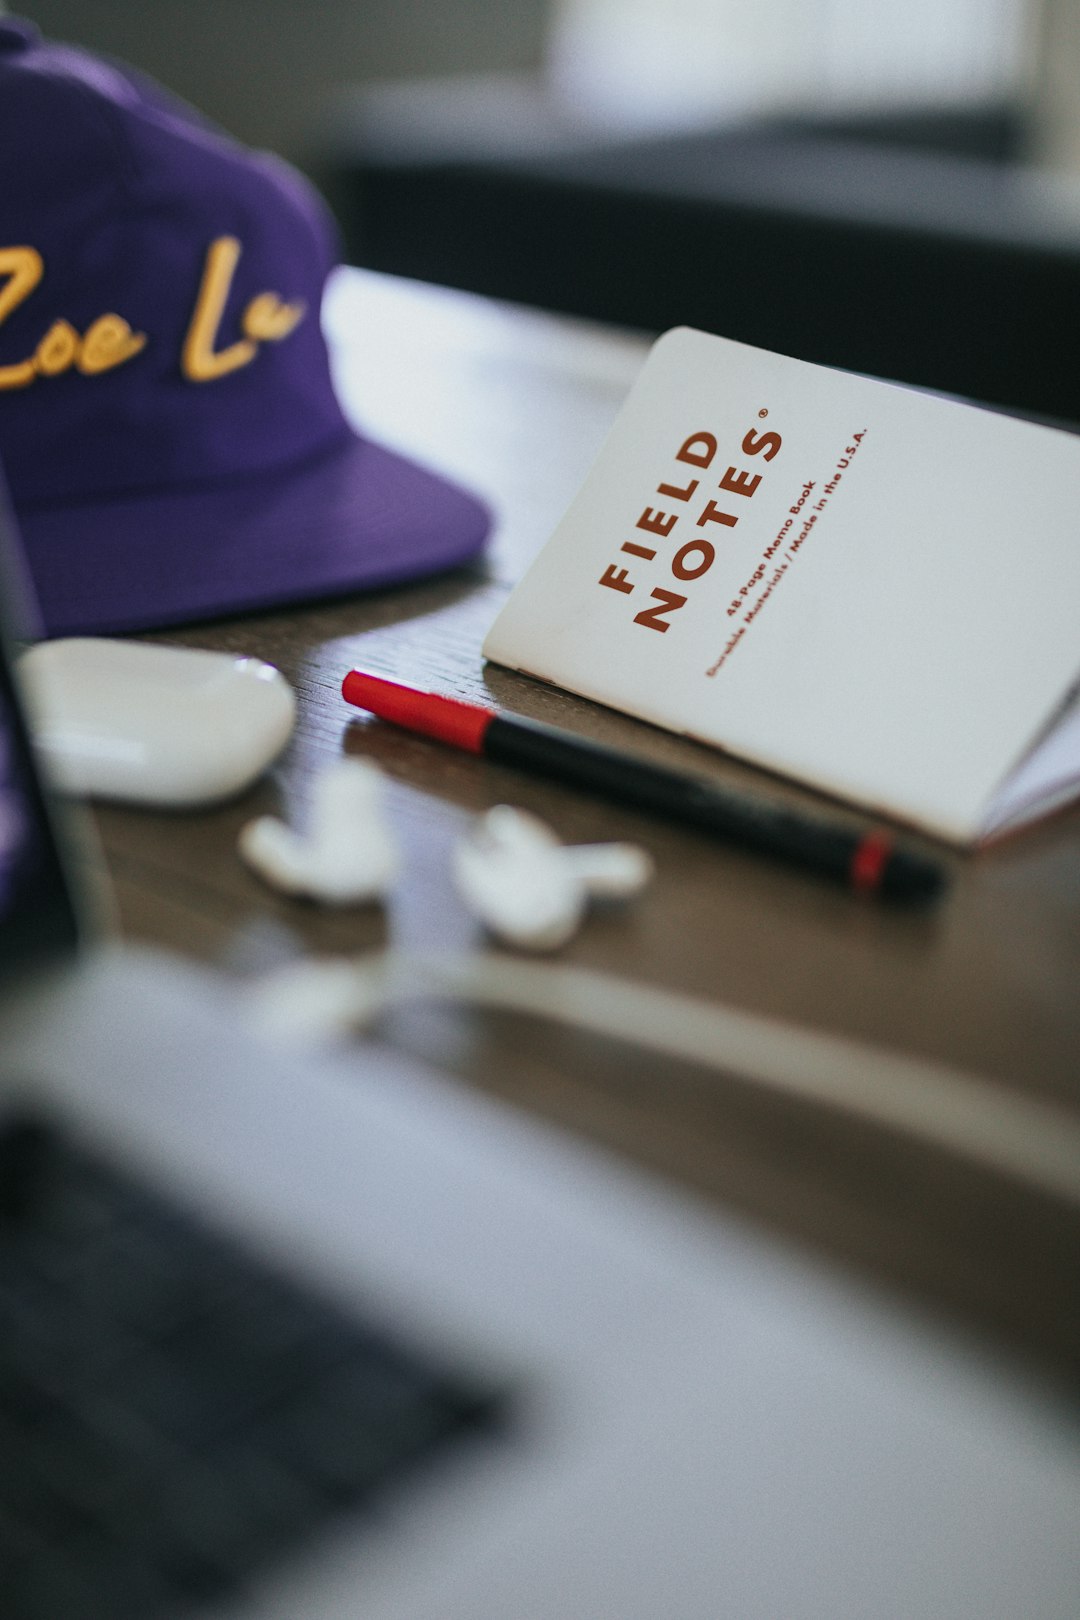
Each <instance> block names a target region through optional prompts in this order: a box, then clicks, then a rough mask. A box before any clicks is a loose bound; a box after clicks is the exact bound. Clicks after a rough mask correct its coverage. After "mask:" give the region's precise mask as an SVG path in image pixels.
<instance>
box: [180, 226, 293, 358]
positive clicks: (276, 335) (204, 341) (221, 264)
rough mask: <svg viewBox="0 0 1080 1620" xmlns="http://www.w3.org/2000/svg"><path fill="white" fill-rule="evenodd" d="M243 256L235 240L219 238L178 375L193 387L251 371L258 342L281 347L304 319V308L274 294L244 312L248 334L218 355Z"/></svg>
mask: <svg viewBox="0 0 1080 1620" xmlns="http://www.w3.org/2000/svg"><path fill="white" fill-rule="evenodd" d="M241 252H242V249H241V246H240V243H239V242H238V241H237V239H236V237H235V236H219V237H218V238H217V239H216V240H215V241H213V242H211V244H210V246H209V248H208V249H207V253H206V264H205V266H204V268H203V275H202V281H201V282H200V284H199V293H198V297H197V298H196V300H195V309H194V312H193V313H192V317H191V325H190V326H189V327H188V332H187V337H186V338H185V339H184V349H183V354H182V355H181V357H180V369H181V370H182V371H183V373H184V376H185V377H186V378H187V379H188V381H189V382H215V381H216V380H217V378H218V377H225V376H227V375H228V373H229V372H230V371H236V370H237V369H238V368H239V367H240V366H246V365H250V363H251V361H252V360H254V358H255V356H256V354H258V352H259V344H260V342H267V341H270V342H273V343H278V342H280V341H281V339H282V338H285V337H288V335H289V333H290V332H291V331H292V330H293V328H294V327H295V326H296V325H297V324H298V323H299V322H300V321H301V320H303V318H304V306H303V304H285V303H283V302H282V301H281V299H280V298H279V297H278V296H277V294H276V293H270V292H266V293H260V294H259V295H258V297H257V298H253V299H252V300H251V302H250V303H249V304H248V306H247V308H246V309H245V310H244V314H243V317H242V320H241V325H242V327H243V329H244V331H245V332H246V333H247V336H246V337H243V338H238V339H237V341H236V342H235V343H230V344H229V346H228V348H225V349H217V350H215V348H214V344H215V342H216V341H217V335H218V329H219V327H220V325H221V317H222V315H223V314H224V312H225V301H226V299H227V298H228V296H229V288H230V287H231V286H232V278H233V275H234V273H235V271H236V266H237V264H238V263H239V262H240V254H241Z"/></svg>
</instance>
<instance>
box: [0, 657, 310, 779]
mask: <svg viewBox="0 0 1080 1620" xmlns="http://www.w3.org/2000/svg"><path fill="white" fill-rule="evenodd" d="M18 668H19V672H20V676H21V678H22V682H23V685H24V687H25V689H26V698H27V706H28V709H29V712H30V716H31V723H32V726H33V730H34V736H35V740H36V742H37V744H38V746H39V748H40V750H41V752H42V754H43V755H44V758H45V762H46V769H47V770H48V771H49V772H50V774H51V776H52V779H53V781H54V782H55V784H56V785H57V786H58V787H59V788H60V789H61V790H62V791H64V792H68V793H74V794H80V795H85V796H87V797H93V798H103V799H125V800H129V801H132V802H134V803H138V804H147V805H158V806H165V807H172V808H177V809H183V808H193V807H196V806H199V805H207V804H214V803H216V802H218V801H219V800H222V799H227V798H230V797H232V796H233V795H234V794H236V793H239V792H241V791H242V790H243V789H244V788H245V787H247V786H248V785H249V784H250V783H251V782H253V781H254V780H255V778H256V777H257V776H259V775H260V773H261V772H262V771H264V770H265V769H266V767H267V766H268V765H269V764H270V763H271V761H272V760H273V759H274V758H276V756H277V755H278V754H279V753H280V752H281V749H282V748H283V747H284V746H285V743H286V742H287V741H288V739H289V736H290V734H291V732H292V728H293V724H294V721H295V718H296V699H295V697H294V695H293V691H292V688H291V687H290V686H289V684H288V682H287V681H286V680H285V679H284V677H283V676H282V674H281V672H280V671H279V670H277V669H275V668H274V666H273V665H272V664H266V663H263V662H262V660H261V659H258V658H237V657H234V656H233V654H231V653H219V652H204V651H202V650H200V649H197V648H193V647H165V646H160V645H158V644H156V643H151V642H143V641H116V640H111V639H108V638H105V637H97V636H78V637H70V638H67V639H64V640H59V641H45V642H41V643H39V644H38V645H37V646H34V647H31V648H29V649H28V650H27V651H26V652H25V653H23V655H22V657H21V658H20V659H19V663H18Z"/></svg>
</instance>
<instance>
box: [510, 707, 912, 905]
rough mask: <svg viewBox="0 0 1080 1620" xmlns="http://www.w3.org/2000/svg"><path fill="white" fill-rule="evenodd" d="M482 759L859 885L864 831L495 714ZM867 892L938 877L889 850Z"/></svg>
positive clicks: (897, 890) (904, 892) (906, 890)
mask: <svg viewBox="0 0 1080 1620" xmlns="http://www.w3.org/2000/svg"><path fill="white" fill-rule="evenodd" d="M484 753H485V755H486V756H487V757H488V758H489V759H492V760H495V761H497V762H498V763H500V764H503V765H512V766H515V767H516V768H517V769H519V770H524V771H528V772H530V773H532V774H533V775H539V776H545V777H548V778H550V779H552V780H554V781H560V782H565V783H567V784H568V785H569V786H571V787H576V788H584V789H586V790H588V791H590V792H593V793H596V794H599V795H600V796H602V797H603V798H606V799H612V800H614V801H615V802H616V803H618V804H621V805H625V806H633V807H634V808H636V809H640V810H647V811H650V812H652V813H653V814H656V815H660V816H663V817H665V818H667V819H669V820H674V821H679V822H682V823H683V824H684V825H687V826H690V827H694V828H696V829H697V830H698V831H700V832H704V833H708V834H710V835H711V836H713V837H717V838H722V839H725V840H727V841H729V842H731V843H733V844H737V845H740V846H741V847H742V848H744V849H749V850H753V851H755V852H757V853H760V854H764V855H770V856H772V857H774V858H776V859H781V860H785V861H788V862H790V863H793V864H795V865H798V866H802V867H806V868H808V869H810V870H812V871H815V872H819V873H821V874H822V875H823V876H827V877H831V878H834V879H836V880H838V881H840V882H843V883H849V884H850V883H856V882H857V878H856V875H855V873H854V871H853V864H854V863H855V861H856V857H857V855H858V852H859V850H860V848H861V847H862V846H863V845H864V843H865V835H864V834H863V833H860V832H853V831H850V830H849V829H847V828H844V827H834V826H830V825H828V824H827V823H825V822H822V821H820V820H817V819H815V818H813V817H810V816H804V815H801V814H800V813H798V812H796V811H791V810H786V809H784V808H782V807H780V806H776V805H771V804H768V803H765V802H761V801H758V800H756V799H750V798H746V797H743V796H741V795H735V794H730V793H726V792H724V791H723V790H722V789H718V788H713V787H711V786H710V785H709V784H708V783H705V782H700V781H697V780H695V779H694V778H693V777H691V776H686V775H684V774H683V773H682V772H678V771H670V770H666V769H664V768H663V767H662V766H658V765H651V764H649V763H648V762H647V761H644V760H638V759H631V758H629V757H628V756H626V755H625V754H621V753H619V752H617V751H616V750H615V749H611V748H605V747H603V746H602V745H600V744H596V743H590V742H586V741H584V740H583V739H581V738H578V737H574V736H571V735H569V734H567V733H565V732H561V731H556V730H554V729H552V728H551V727H548V726H543V725H540V724H538V723H536V722H533V721H524V720H504V719H502V718H501V717H498V716H496V718H495V719H493V720H492V721H491V723H490V725H489V726H488V728H487V731H486V733H485V736H484ZM872 886H873V887H876V888H878V889H879V890H880V892H881V893H883V894H885V895H889V896H891V897H895V898H898V899H899V898H922V897H929V895H930V894H932V893H934V892H935V891H936V890H937V889H938V888H940V886H941V877H940V873H939V871H938V869H937V867H936V866H934V865H933V864H932V863H930V862H928V861H924V860H922V859H921V858H920V857H918V856H915V855H911V854H905V853H904V852H893V853H891V854H889V855H888V857H887V858H886V859H885V861H884V862H883V863H882V867H881V871H880V874H879V875H878V877H877V879H876V880H875V882H874V884H873V885H872Z"/></svg>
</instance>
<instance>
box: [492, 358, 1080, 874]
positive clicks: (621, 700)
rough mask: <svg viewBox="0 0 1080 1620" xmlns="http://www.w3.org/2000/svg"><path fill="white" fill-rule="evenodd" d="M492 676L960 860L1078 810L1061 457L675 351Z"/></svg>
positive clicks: (1077, 451) (506, 626) (801, 368)
mask: <svg viewBox="0 0 1080 1620" xmlns="http://www.w3.org/2000/svg"><path fill="white" fill-rule="evenodd" d="M484 652H485V654H486V656H487V657H488V658H491V659H494V660H495V661H497V662H498V663H501V664H507V665H510V666H511V667H512V668H515V669H519V670H522V671H525V672H526V673H528V674H530V675H535V676H537V677H539V678H540V679H542V680H545V681H551V682H553V683H554V684H555V685H557V686H561V687H565V688H567V689H568V690H570V691H573V692H579V693H582V694H583V695H585V696H586V697H590V698H595V699H596V700H597V701H598V702H600V703H605V704H608V705H610V706H611V707H612V708H616V709H622V710H625V711H626V712H627V713H629V714H633V715H637V716H639V717H640V718H641V719H644V720H649V721H652V722H653V723H655V724H656V725H659V726H665V727H667V728H668V729H669V730H672V731H678V732H685V733H686V734H687V735H688V736H691V737H695V738H697V739H699V740H700V741H703V742H706V743H710V744H714V745H716V746H719V747H721V748H723V749H726V750H728V751H730V752H731V753H733V754H737V755H740V756H741V757H743V758H745V759H747V760H751V761H754V762H756V763H758V764H760V765H763V766H766V767H768V768H769V769H770V770H774V771H779V772H782V773H784V774H785V775H788V776H791V777H793V778H797V779H798V780H800V781H802V782H804V783H808V784H810V785H811V786H813V787H817V788H820V789H823V790H824V791H826V792H828V793H831V794H836V795H839V796H841V797H843V798H845V799H848V800H851V801H853V802H855V803H857V804H860V805H863V806H865V807H868V808H871V809H873V810H876V811H881V812H884V813H886V814H888V815H891V816H893V817H895V818H898V819H900V820H903V821H906V822H909V823H911V824H913V825H916V826H919V827H922V828H924V829H926V830H928V831H930V832H933V833H936V834H938V835H940V836H942V837H944V838H947V839H951V840H954V841H956V842H959V843H968V842H973V841H975V840H978V839H981V838H985V837H988V836H990V835H992V834H995V833H1000V832H1003V831H1004V830H1006V829H1007V828H1010V827H1014V826H1019V825H1022V824H1023V823H1024V822H1025V821H1028V820H1031V819H1034V817H1036V816H1038V815H1041V814H1044V813H1045V812H1046V811H1047V810H1049V809H1051V808H1052V807H1053V806H1054V805H1056V804H1059V803H1061V802H1062V801H1063V800H1064V799H1066V798H1067V797H1069V796H1070V795H1072V794H1074V793H1076V792H1080V702H1077V687H1078V682H1080V437H1075V436H1073V435H1072V434H1069V433H1063V432H1059V431H1057V430H1055V429H1050V428H1044V427H1037V426H1033V425H1032V424H1030V423H1027V422H1021V421H1016V420H1014V419H1012V418H1010V417H1006V416H1000V415H997V414H994V413H992V412H989V411H985V410H980V409H976V408H975V407H972V406H969V405H963V404H960V403H957V402H955V401H952V400H947V399H941V398H938V397H936V396H931V395H927V394H921V393H918V392H915V391H913V390H911V389H906V388H900V387H895V386H893V385H891V384H888V383H881V382H876V381H873V380H871V379H868V378H865V377H857V376H852V375H849V374H847V373H842V372H835V371H830V370H827V369H825V368H824V367H820V366H814V365H808V364H806V363H804V362H802V361H798V360H791V359H787V358H785V357H783V356H781V355H776V354H768V353H765V352H764V351H762V350H760V349H753V348H749V347H747V346H746V345H745V344H741V343H733V342H729V341H728V340H726V339H724V338H718V337H710V336H707V335H706V334H704V333H702V332H695V331H690V330H687V329H685V328H679V329H676V330H675V331H672V332H668V333H667V334H666V335H665V336H664V337H662V338H660V339H659V341H658V342H657V343H656V344H655V345H654V347H653V349H652V351H651V352H650V355H649V357H648V359H647V361H646V363H645V366H644V367H643V369H642V372H641V374H640V376H639V378H638V380H637V382H636V383H635V385H634V387H633V389H632V391H631V393H630V395H629V397H628V399H627V401H626V404H625V405H624V407H623V409H622V411H621V413H620V415H619V417H618V420H617V421H616V423H615V426H614V428H613V430H612V432H611V435H610V437H609V438H608V441H607V443H606V444H605V446H604V448H603V449H602V451H601V453H600V456H599V457H598V459H597V461H596V463H595V465H594V466H593V468H592V471H591V472H590V473H589V476H588V477H587V479H586V481H585V483H584V485H583V486H582V488H581V490H580V492H579V493H578V495H577V497H576V499H575V500H574V502H573V504H572V505H571V507H570V509H569V511H568V512H567V514H566V516H565V518H564V519H563V521H562V522H561V523H560V525H559V527H558V528H557V529H556V531H555V533H554V534H553V535H552V537H551V539H550V540H549V541H548V542H547V544H546V545H545V547H544V548H543V550H542V551H541V553H540V555H539V556H538V557H537V559H536V561H535V562H534V564H533V566H532V567H531V569H530V570H529V572H528V573H527V575H526V576H525V578H524V579H523V580H522V581H521V583H520V584H519V585H518V586H517V587H516V589H515V590H514V591H513V593H512V594H511V596H510V598H509V600H508V602H507V603H506V605H505V607H504V608H503V610H502V612H501V613H500V614H499V616H498V618H497V620H496V622H495V624H494V625H493V626H492V629H491V631H490V633H489V635H488V637H487V640H486V641H485V643H484Z"/></svg>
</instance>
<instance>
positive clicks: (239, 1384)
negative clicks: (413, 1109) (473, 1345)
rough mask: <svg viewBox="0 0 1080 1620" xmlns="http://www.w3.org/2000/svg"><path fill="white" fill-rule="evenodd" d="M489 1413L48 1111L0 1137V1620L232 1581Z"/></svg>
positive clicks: (154, 1605)
mask: <svg viewBox="0 0 1080 1620" xmlns="http://www.w3.org/2000/svg"><path fill="white" fill-rule="evenodd" d="M498 1408H499V1402H498V1400H497V1398H496V1397H495V1395H494V1393H493V1392H491V1391H487V1390H481V1389H477V1388H471V1387H467V1385H466V1384H465V1383H464V1382H463V1381H462V1380H461V1379H460V1378H459V1377H457V1376H456V1375H455V1376H448V1375H447V1374H446V1373H445V1372H443V1371H441V1370H439V1369H438V1368H435V1367H433V1366H431V1365H429V1364H428V1363H427V1361H426V1360H425V1359H423V1358H422V1357H420V1356H418V1355H416V1354H415V1353H414V1352H412V1351H411V1350H407V1349H405V1348H404V1347H402V1346H400V1345H398V1344H396V1343H394V1342H392V1341H391V1340H390V1339H388V1338H387V1337H385V1336H384V1335H383V1334H382V1333H381V1332H379V1331H378V1330H376V1329H372V1328H366V1327H365V1326H364V1325H363V1324H362V1323H359V1322H358V1321H356V1320H354V1319H353V1318H351V1317H349V1318H346V1317H345V1316H343V1315H342V1314H341V1313H340V1312H339V1311H337V1310H336V1309H335V1308H334V1307H332V1306H330V1305H328V1304H327V1303H326V1302H325V1301H323V1300H321V1299H319V1298H316V1297H314V1296H313V1295H312V1294H310V1293H308V1292H307V1291H306V1290H304V1289H303V1288H302V1287H300V1286H298V1285H297V1284H296V1283H294V1282H293V1281H291V1280H289V1279H286V1278H284V1277H283V1276H281V1275H279V1274H278V1273H276V1272H275V1271H273V1270H272V1269H270V1268H269V1267H267V1266H264V1265H263V1264H261V1263H260V1262H258V1261H255V1260H252V1259H251V1258H250V1257H249V1256H248V1255H247V1254H245V1253H244V1252H243V1251H242V1250H241V1249H240V1248H238V1247H237V1246H235V1245H234V1244H232V1243H231V1242H228V1241H225V1240H224V1239H223V1238H222V1237H220V1236H219V1235H216V1234H215V1233H213V1232H212V1231H210V1230H208V1229H207V1228H205V1227H203V1226H201V1225H200V1224H199V1223H198V1222H196V1221H195V1220H193V1219H192V1218H191V1217H190V1216H189V1215H187V1214H185V1213H183V1212H182V1211H181V1210H179V1209H178V1208H177V1207H175V1206H174V1205H173V1204H171V1203H170V1202H168V1201H167V1200H165V1199H163V1198H162V1197H161V1196H159V1195H158V1194H157V1193H155V1192H154V1191H152V1190H150V1189H149V1188H148V1187H146V1186H143V1185H140V1184H138V1183H136V1182H135V1181H133V1180H131V1179H129V1178H128V1177H127V1175H126V1174H124V1173H122V1172H120V1171H118V1170H117V1169H115V1168H113V1167H112V1166H110V1165H108V1164H106V1163H105V1162H103V1161H101V1160H99V1159H97V1158H96V1157H94V1156H93V1155H92V1154H90V1153H88V1152H87V1151H85V1150H84V1149H83V1148H82V1147H79V1146H76V1145H75V1144H74V1143H73V1142H72V1141H71V1140H69V1139H67V1138H65V1136H64V1135H62V1134H61V1133H59V1132H58V1131H57V1130H56V1129H54V1128H53V1127H52V1126H51V1125H45V1124H41V1123H37V1122H32V1121H23V1122H20V1123H18V1124H11V1125H9V1126H8V1127H7V1128H6V1129H5V1130H4V1131H3V1133H0V1612H2V1614H3V1616H4V1620H99V1617H100V1620H127V1617H128V1616H131V1617H132V1620H135V1617H138V1620H153V1617H156V1616H158V1615H165V1614H174V1613H183V1612H184V1611H185V1610H187V1609H189V1608H191V1607H194V1606H195V1605H197V1604H198V1603H200V1602H203V1601H208V1600H211V1599H213V1600H221V1599H223V1598H225V1597H229V1596H232V1595H235V1594H238V1593H239V1592H241V1591H243V1590H244V1588H245V1587H246V1586H247V1585H248V1584H249V1583H250V1582H251V1581H252V1580H253V1578H254V1577H256V1576H257V1575H263V1574H266V1573H267V1572H268V1568H269V1567H272V1565H273V1563H274V1562H275V1561H276V1560H277V1559H278V1558H280V1557H281V1556H282V1555H283V1554H284V1553H286V1552H287V1551H289V1550H290V1549H295V1548H298V1547H299V1546H300V1545H301V1544H302V1543H303V1542H304V1541H305V1540H307V1539H309V1538H310V1537H311V1536H312V1535H313V1534H314V1533H316V1532H318V1531H320V1530H323V1529H326V1528H328V1526H329V1524H330V1523H332V1521H333V1519H334V1517H335V1516H336V1515H339V1514H341V1513H342V1512H343V1511H344V1510H346V1509H347V1510H349V1511H351V1512H353V1513H356V1512H357V1510H359V1511H360V1512H361V1513H363V1512H364V1511H368V1512H370V1511H371V1510H372V1509H373V1507H374V1508H376V1510H377V1505H378V1503H379V1502H380V1501H381V1500H382V1499H383V1498H384V1496H385V1493H386V1492H387V1491H388V1490H391V1489H392V1488H393V1487H394V1486H395V1485H396V1484H397V1482H398V1481H399V1480H400V1479H401V1478H402V1477H403V1476H405V1475H406V1474H407V1473H408V1472H409V1471H410V1470H412V1469H413V1468H414V1467H418V1466H419V1464H420V1463H421V1461H422V1459H424V1458H425V1457H428V1456H430V1455H431V1454H432V1453H434V1452H435V1451H436V1450H437V1449H438V1448H440V1447H442V1446H443V1445H444V1444H445V1443H446V1442H448V1441H449V1440H450V1439H451V1438H452V1437H458V1436H463V1435H464V1434H466V1433H468V1432H470V1431H474V1430H476V1429H477V1428H479V1427H488V1426H490V1425H491V1423H492V1421H493V1420H494V1419H495V1418H496V1416H497V1414H498Z"/></svg>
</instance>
